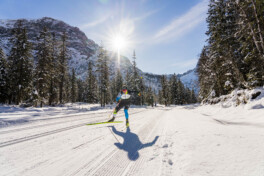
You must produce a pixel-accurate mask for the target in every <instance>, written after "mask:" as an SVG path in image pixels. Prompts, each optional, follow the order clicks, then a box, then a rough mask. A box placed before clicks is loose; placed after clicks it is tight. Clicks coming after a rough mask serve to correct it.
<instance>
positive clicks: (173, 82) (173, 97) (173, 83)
mask: <svg viewBox="0 0 264 176" xmlns="http://www.w3.org/2000/svg"><path fill="white" fill-rule="evenodd" d="M169 84H170V104H174V105H176V104H177V103H178V102H177V97H178V89H177V88H178V86H177V76H176V74H173V75H172V77H171V78H170V83H169Z"/></svg>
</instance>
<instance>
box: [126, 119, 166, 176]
mask: <svg viewBox="0 0 264 176" xmlns="http://www.w3.org/2000/svg"><path fill="white" fill-rule="evenodd" d="M160 121H161V119H159V120H158V122H157V123H156V124H155V127H154V128H152V129H151V132H150V133H149V134H148V135H146V136H147V137H146V139H145V140H146V141H149V140H150V139H151V137H153V134H154V132H155V131H156V129H157V127H158V126H159V125H160ZM160 137H161V136H160ZM141 148H142V145H141V146H140V149H141ZM145 160H146V155H144V154H143V155H141V157H140V158H139V161H136V162H135V163H132V165H131V166H130V167H129V170H128V172H127V173H124V174H123V175H128V176H130V175H137V174H136V172H137V171H138V170H140V168H142V166H143V163H144V161H145ZM123 175H122V176H123Z"/></svg>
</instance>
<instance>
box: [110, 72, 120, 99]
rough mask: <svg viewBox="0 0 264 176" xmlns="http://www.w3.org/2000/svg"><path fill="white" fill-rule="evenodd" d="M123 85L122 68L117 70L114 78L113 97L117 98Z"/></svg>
mask: <svg viewBox="0 0 264 176" xmlns="http://www.w3.org/2000/svg"><path fill="white" fill-rule="evenodd" d="M122 86H123V77H122V75H121V72H120V69H118V70H117V72H116V74H115V77H114V79H113V80H112V86H111V88H112V99H113V100H115V98H116V97H117V95H118V93H119V92H120V90H121V89H122Z"/></svg>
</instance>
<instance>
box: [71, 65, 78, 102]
mask: <svg viewBox="0 0 264 176" xmlns="http://www.w3.org/2000/svg"><path fill="white" fill-rule="evenodd" d="M76 99H77V82H76V75H75V70H74V69H72V75H71V102H72V103H75V102H76Z"/></svg>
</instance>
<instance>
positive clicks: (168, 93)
mask: <svg viewBox="0 0 264 176" xmlns="http://www.w3.org/2000/svg"><path fill="white" fill-rule="evenodd" d="M161 86H162V88H161V90H160V91H159V94H158V100H159V102H160V103H161V104H164V105H165V106H169V105H184V104H192V103H197V102H198V100H197V97H196V94H195V92H194V89H192V90H190V89H189V88H187V87H185V86H184V85H183V83H182V82H181V80H180V79H178V78H177V76H176V75H175V74H173V75H172V76H171V78H170V79H169V80H168V79H167V77H166V76H165V75H162V77H161Z"/></svg>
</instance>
